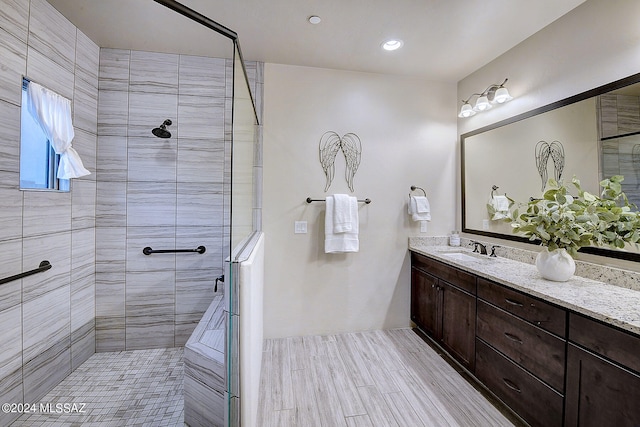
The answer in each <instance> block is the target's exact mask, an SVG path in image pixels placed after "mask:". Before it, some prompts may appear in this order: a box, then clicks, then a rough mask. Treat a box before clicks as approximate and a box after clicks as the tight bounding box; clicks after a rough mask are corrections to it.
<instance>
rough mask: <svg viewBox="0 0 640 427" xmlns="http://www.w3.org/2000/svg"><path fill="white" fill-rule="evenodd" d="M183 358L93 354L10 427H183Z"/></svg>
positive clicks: (172, 353)
mask: <svg viewBox="0 0 640 427" xmlns="http://www.w3.org/2000/svg"><path fill="white" fill-rule="evenodd" d="M182 356H183V349H182V348H163V349H153V350H135V351H121V352H114V353H96V354H94V355H93V356H91V357H90V358H89V359H88V360H87V361H86V362H85V363H83V364H82V365H81V366H80V367H78V369H76V370H75V371H74V372H73V373H72V374H71V375H69V376H68V377H67V378H65V379H64V380H63V381H62V382H61V383H60V384H58V385H57V386H56V387H55V388H54V389H53V390H51V391H50V392H49V393H48V394H47V395H46V396H45V397H43V398H42V399H40V401H39V402H30V403H35V404H36V405H37V406H38V408H37V409H38V411H37V412H34V413H27V414H23V415H22V416H21V417H20V418H18V419H17V420H16V421H15V422H14V423H13V424H12V426H13V427H18V426H20V427H22V426H28V427H31V426H34V427H35V426H38V427H40V426H42V427H60V426H71V427H75V426H82V427H87V426H96V427H111V426H113V427H120V426H145V427H146V426H166V427H178V426H179V427H182V426H184V425H185V424H184V392H183V375H184V366H183V362H182Z"/></svg>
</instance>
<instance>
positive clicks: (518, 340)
mask: <svg viewBox="0 0 640 427" xmlns="http://www.w3.org/2000/svg"><path fill="white" fill-rule="evenodd" d="M504 336H505V337H507V338H509V339H510V340H511V341H514V342H517V343H518V344H522V340H521V339H520V338H518V337H517V336H515V335H513V334H510V333H509V332H505V333H504Z"/></svg>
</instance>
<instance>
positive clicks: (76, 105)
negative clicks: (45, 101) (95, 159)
mask: <svg viewBox="0 0 640 427" xmlns="http://www.w3.org/2000/svg"><path fill="white" fill-rule="evenodd" d="M73 125H74V127H75V128H76V129H83V130H85V131H87V132H91V133H93V134H96V133H97V132H98V80H95V81H91V82H88V81H86V80H85V79H83V78H78V75H76V79H75V88H74V91H73ZM83 160H84V159H83Z"/></svg>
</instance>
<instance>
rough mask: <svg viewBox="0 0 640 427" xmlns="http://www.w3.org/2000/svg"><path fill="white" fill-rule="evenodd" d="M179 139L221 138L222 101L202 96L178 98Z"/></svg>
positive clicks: (222, 129)
mask: <svg viewBox="0 0 640 427" xmlns="http://www.w3.org/2000/svg"><path fill="white" fill-rule="evenodd" d="M178 137H179V138H192V139H194V138H202V139H205V138H206V139H209V138H214V139H217V138H223V137H224V99H220V98H211V97H204V96H185V95H182V94H181V95H180V97H179V98H178Z"/></svg>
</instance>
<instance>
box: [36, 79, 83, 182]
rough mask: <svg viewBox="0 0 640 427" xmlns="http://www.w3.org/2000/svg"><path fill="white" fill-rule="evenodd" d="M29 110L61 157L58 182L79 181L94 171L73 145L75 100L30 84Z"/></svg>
mask: <svg viewBox="0 0 640 427" xmlns="http://www.w3.org/2000/svg"><path fill="white" fill-rule="evenodd" d="M27 94H28V97H27V98H28V109H29V112H30V113H31V115H32V116H33V117H34V118H35V119H36V121H37V122H38V123H40V126H42V130H43V131H44V133H45V134H46V135H47V138H49V141H50V142H51V146H52V147H53V150H54V151H55V152H56V154H59V155H60V164H59V166H58V179H69V178H79V177H81V176H85V175H89V174H90V173H91V172H89V171H88V170H86V169H85V167H84V165H83V164H82V160H81V159H80V156H79V155H78V152H77V151H76V150H74V149H73V147H72V146H71V141H72V140H73V137H74V135H75V133H74V131H73V124H72V123H71V101H69V100H68V99H67V98H65V97H63V96H60V95H58V94H57V93H55V92H53V91H51V90H49V89H47V88H45V87H43V86H40V85H39V84H37V83H33V82H29V85H28V86H27Z"/></svg>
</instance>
